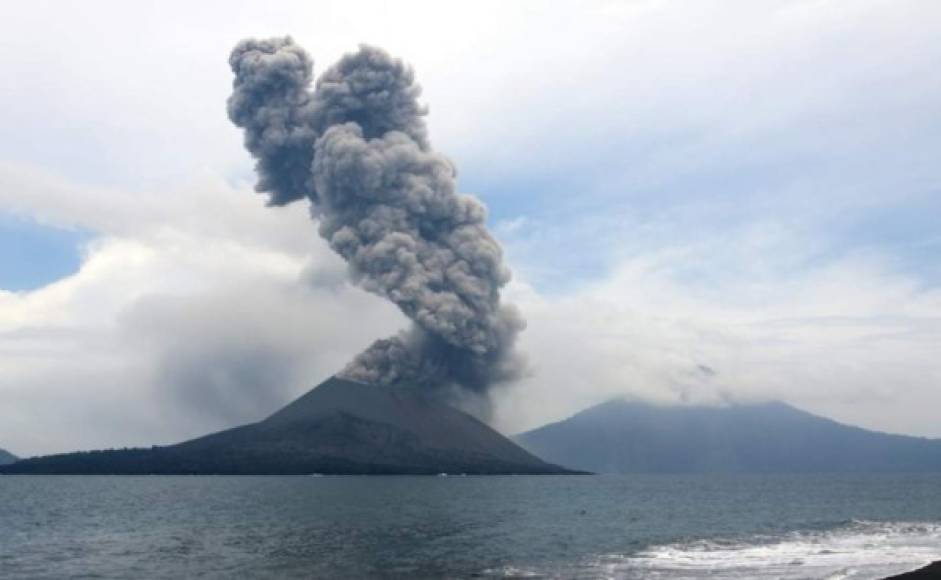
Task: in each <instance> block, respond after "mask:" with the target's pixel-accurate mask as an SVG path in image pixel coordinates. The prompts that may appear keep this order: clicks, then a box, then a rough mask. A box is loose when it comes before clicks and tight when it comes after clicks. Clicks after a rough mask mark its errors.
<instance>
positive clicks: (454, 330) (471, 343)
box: [228, 37, 525, 393]
mask: <svg viewBox="0 0 941 580" xmlns="http://www.w3.org/2000/svg"><path fill="white" fill-rule="evenodd" d="M229 64H230V65H231V67H232V71H233V72H234V73H235V81H234V83H233V93H232V95H231V97H229V101H228V111H229V117H230V119H231V120H232V122H233V123H235V124H236V125H237V126H239V127H241V128H242V129H244V131H245V147H246V148H247V149H248V151H249V152H250V153H251V154H252V155H253V156H254V157H255V159H256V171H257V173H258V183H257V185H256V190H258V191H259V192H264V193H267V194H268V195H269V199H270V203H271V204H272V205H285V204H288V203H291V202H294V201H297V200H299V199H302V198H305V197H306V198H307V199H308V200H310V202H311V215H312V217H313V218H314V219H316V220H318V221H319V223H320V227H319V233H320V235H321V236H322V237H323V238H324V239H326V240H327V242H328V243H329V244H330V246H331V248H333V250H334V251H336V252H337V253H338V254H340V255H341V256H342V257H343V258H344V259H345V260H346V261H347V263H348V264H349V268H350V273H351V276H352V279H353V280H354V281H355V282H356V283H357V284H359V285H360V286H361V287H363V288H365V289H366V290H368V291H370V292H373V293H375V294H378V295H380V296H384V297H386V298H388V299H390V300H391V301H392V302H394V303H395V304H396V305H397V306H398V307H399V309H400V310H401V311H402V312H403V313H404V314H405V315H406V316H408V317H409V318H410V319H411V320H412V323H413V324H412V326H411V327H410V328H409V329H408V330H406V331H403V332H402V333H400V334H399V335H398V336H394V337H392V338H387V339H382V340H378V341H376V342H375V343H374V344H373V345H372V346H370V347H369V348H368V349H367V350H366V351H365V352H363V353H362V354H360V355H358V356H357V357H356V358H355V359H354V360H353V361H352V362H351V363H350V364H349V366H348V367H347V368H346V369H344V371H343V372H342V375H343V376H346V377H348V378H352V379H356V380H360V381H364V382H371V383H380V384H394V383H408V384H414V385H418V386H423V387H429V388H453V387H461V388H464V389H467V390H470V391H474V392H478V393H483V392H485V391H486V390H487V389H488V387H490V386H491V385H493V384H495V383H499V382H505V381H509V380H513V379H515V378H517V377H518V376H520V374H521V373H522V370H523V363H522V361H521V359H520V357H519V355H518V354H517V353H516V352H515V351H514V342H515V338H516V336H517V334H518V333H519V332H520V331H521V330H522V329H523V327H524V326H525V324H524V322H523V321H522V319H521V318H520V316H519V314H518V313H517V311H516V310H515V309H514V308H513V307H512V306H509V305H506V304H501V303H500V288H501V287H502V286H504V285H505V284H506V283H507V282H508V281H509V279H510V272H509V270H508V269H507V268H506V267H505V266H504V265H503V257H502V251H501V249H500V246H499V244H498V243H497V242H496V240H494V239H493V237H492V236H491V235H490V233H489V232H488V231H487V228H486V226H485V219H486V210H485V209H484V207H483V206H482V205H481V204H480V202H479V201H477V200H476V199H475V198H473V197H470V196H467V195H462V194H459V193H457V191H456V188H455V175H456V173H455V169H454V166H453V165H452V164H451V163H450V162H449V161H448V160H447V159H446V158H444V157H443V156H441V155H439V154H437V153H435V152H434V151H433V150H432V149H431V146H430V143H429V140H428V135H427V129H426V126H425V122H424V118H423V117H424V115H425V114H426V112H427V111H426V109H425V108H424V107H422V106H421V105H420V104H419V103H418V97H419V95H420V93H421V88H420V87H419V86H418V85H417V84H416V83H415V80H414V75H413V73H412V70H411V69H410V68H409V67H408V66H406V65H404V64H403V63H402V62H401V61H399V60H397V59H393V58H391V57H390V56H389V55H388V54H387V53H386V52H384V51H383V50H381V49H378V48H373V47H368V46H362V47H360V49H359V51H357V52H355V53H352V54H347V55H346V56H344V57H343V58H342V59H340V61H339V62H338V63H336V64H335V65H334V66H332V67H331V68H330V69H328V70H327V71H326V72H325V73H323V74H322V75H321V76H320V77H319V78H318V79H317V81H316V84H315V85H314V87H313V90H311V85H312V84H313V80H314V76H313V62H312V60H311V58H310V57H309V56H308V55H307V53H306V52H305V51H304V50H303V49H302V48H301V47H300V46H298V45H296V44H295V43H294V42H293V40H292V39H291V38H290V37H285V38H275V39H268V40H255V39H250V40H244V41H242V42H241V43H239V44H238V46H236V47H235V49H234V50H233V51H232V54H231V56H230V58H229Z"/></svg>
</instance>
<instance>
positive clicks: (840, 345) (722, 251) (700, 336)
mask: <svg viewBox="0 0 941 580" xmlns="http://www.w3.org/2000/svg"><path fill="white" fill-rule="evenodd" d="M729 245H733V246H734V245H738V246H739V247H740V248H741V249H742V252H739V253H737V254H736V253H735V252H732V251H730V250H729V247H728V246H729ZM762 249H764V250H767V249H768V247H765V248H762V247H761V245H760V244H755V243H754V240H753V238H752V239H750V238H749V236H748V235H745V234H743V233H741V232H739V233H738V234H737V235H735V234H732V235H728V236H726V239H722V238H718V239H707V240H703V241H702V242H701V243H700V244H699V246H698V247H682V248H675V249H673V250H672V251H669V250H664V251H661V252H660V253H659V254H647V255H642V256H639V257H633V258H622V259H621V261H620V262H619V263H618V265H617V266H616V267H615V268H614V270H613V271H611V272H610V273H609V274H607V275H605V276H603V277H602V278H600V279H597V280H596V281H594V282H592V283H589V284H585V285H582V286H581V287H579V288H576V289H573V290H572V291H570V292H566V293H563V294H559V295H548V296H547V295H541V294H539V293H538V292H537V291H536V290H535V289H533V288H532V287H530V286H528V285H527V284H525V283H524V282H520V283H517V284H515V285H514V287H513V291H512V299H514V300H516V301H517V302H518V303H519V304H520V306H521V307H522V309H523V311H524V312H525V313H526V316H527V319H528V320H529V328H528V330H527V332H526V334H525V336H524V340H523V344H524V348H525V349H526V351H527V352H528V353H529V354H530V357H531V359H532V363H533V368H534V369H535V372H534V374H533V375H532V376H531V377H529V378H528V379H527V380H525V381H524V382H523V383H522V384H520V385H519V387H518V388H516V389H512V390H508V391H505V392H503V393H501V394H500V396H499V398H498V402H499V404H498V405H497V408H498V409H499V410H500V413H501V415H500V417H498V424H499V425H500V426H501V427H502V428H503V429H505V430H507V431H515V430H518V429H521V428H530V427H534V426H538V425H540V424H542V423H545V422H547V421H552V420H558V419H560V418H564V417H566V416H568V415H570V414H572V413H573V412H574V411H577V410H579V409H582V408H584V407H587V406H589V405H591V404H595V403H598V402H601V401H604V400H606V399H608V398H611V397H615V396H630V397H638V398H642V399H648V400H654V401H659V402H664V403H677V402H693V403H695V402H705V403H710V404H712V403H719V402H723V401H753V400H785V401H788V402H790V403H792V404H795V405H798V406H801V407H803V408H806V409H809V410H813V411H817V412H820V413H822V414H824V415H827V416H831V417H836V418H838V419H842V420H845V421H848V422H851V423H854V424H860V425H865V426H868V427H870V428H875V429H882V430H887V431H892V432H900V433H916V434H921V435H927V436H941V430H939V428H938V422H937V417H936V414H935V412H934V410H935V409H937V408H939V407H941V390H939V388H938V385H939V384H941V360H939V359H938V357H937V350H938V346H939V345H941V290H939V289H937V288H925V287H923V286H922V285H921V284H919V283H918V282H917V281H916V280H915V279H912V278H911V277H908V276H906V275H904V274H900V273H899V272H896V271H893V270H892V269H891V268H890V267H888V266H887V264H886V263H885V262H884V261H883V260H880V259H878V258H876V257H864V256H859V257H844V258H841V259H838V260H832V261H827V262H825V263H822V264H820V265H819V266H816V267H806V268H799V269H795V270H793V271H792V272H791V275H790V276H788V277H781V276H779V275H775V276H767V275H762V272H761V269H762V268H761V266H762V264H761V263H760V261H759V260H758V258H757V257H754V256H753V257H751V258H746V257H743V253H747V252H749V251H756V250H762ZM774 250H775V251H776V253H777V254H779V255H780V254H792V258H793V259H795V260H798V257H797V256H800V255H802V254H803V252H804V251H805V248H804V246H803V245H802V244H801V240H800V239H799V238H791V237H787V236H778V237H777V241H776V243H775V244H774ZM736 255H737V256H738V257H739V258H742V261H741V263H740V264H739V265H738V267H735V266H734V265H733V264H732V263H730V261H729V257H730V256H736ZM795 255H796V256H795ZM770 258H771V260H772V261H774V258H775V256H773V255H772V256H770ZM755 265H757V266H758V270H757V271H756V270H754V269H752V268H753V267H754V266H755ZM692 268H695V269H698V270H701V271H703V272H708V273H709V276H708V277H705V276H704V277H702V278H701V279H698V280H697V279H690V277H689V276H688V271H689V270H690V269H692ZM702 367H708V368H709V369H711V371H712V372H705V373H704V372H701V368H702ZM533 400H538V401H539V402H540V403H539V405H533V404H532V401H533Z"/></svg>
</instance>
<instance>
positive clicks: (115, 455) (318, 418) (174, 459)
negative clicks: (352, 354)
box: [0, 377, 573, 475]
mask: <svg viewBox="0 0 941 580" xmlns="http://www.w3.org/2000/svg"><path fill="white" fill-rule="evenodd" d="M0 473H36V474H110V475H119V474H124V475H131V474H137V475H143V474H160V475H174V474H195V475H212V474H216V475H301V474H315V473H316V474H349V475H367V474H375V475H382V474H386V475H392V474H403V475H404V474H416V475H417V474H439V473H449V474H476V475H485V474H486V475H500V474H565V473H573V472H571V471H569V470H567V469H564V468H562V467H558V466H556V465H552V464H549V463H546V462H544V461H542V460H541V459H539V458H537V457H536V456H534V455H532V454H530V453H529V452H527V451H525V450H523V449H522V448H521V447H519V446H518V445H517V444H515V443H513V442H512V441H510V440H509V439H507V438H506V437H504V436H503V435H501V434H499V433H497V432H496V431H494V430H493V429H491V428H490V427H488V426H487V425H485V424H484V423H482V422H480V421H478V420H477V419H475V418H473V417H471V416H470V415H467V414H466V413H463V412H461V411H458V410H457V409H454V408H452V407H450V406H448V405H445V404H443V403H441V402H439V401H437V400H435V399H433V398H431V397H430V396H428V395H427V394H426V393H425V392H424V391H422V390H419V389H416V388H408V387H405V386H400V387H388V386H375V385H368V384H364V383H359V382H355V381H350V380H345V379H341V378H337V377H334V378H331V379H329V380H327V381H326V382H324V383H322V384H321V385H319V386H317V387H315V388H314V389H313V390H311V391H310V392H308V393H307V394H305V395H303V396H302V397H300V398H299V399H297V400H295V401H294V402H293V403H291V404H289V405H288V406H286V407H284V408H283V409H281V410H280V411H278V412H276V413H275V414H273V415H271V416H270V417H268V418H267V419H265V420H263V421H260V422H258V423H253V424H250V425H244V426H241V427H236V428H234V429H229V430H226V431H221V432H219V433H214V434H211V435H206V436H204V437H200V438H198V439H193V440H190V441H185V442H183V443H179V444H176V445H170V446H166V447H152V448H149V449H121V450H106V451H90V452H78V453H68V454H63V455H50V456H46V457H36V458H31V459H24V460H21V461H19V462H17V463H15V464H12V465H7V466H4V467H2V468H0Z"/></svg>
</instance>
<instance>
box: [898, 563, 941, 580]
mask: <svg viewBox="0 0 941 580" xmlns="http://www.w3.org/2000/svg"><path fill="white" fill-rule="evenodd" d="M939 579H941V560H939V561H937V562H934V563H932V564H929V565H927V566H925V567H924V568H919V569H918V570H913V571H911V572H906V573H904V574H899V575H898V576H890V577H889V578H886V579H885V580H939Z"/></svg>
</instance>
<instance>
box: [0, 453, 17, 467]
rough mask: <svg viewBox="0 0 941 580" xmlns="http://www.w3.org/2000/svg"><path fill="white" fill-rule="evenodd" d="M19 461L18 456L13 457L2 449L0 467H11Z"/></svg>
mask: <svg viewBox="0 0 941 580" xmlns="http://www.w3.org/2000/svg"><path fill="white" fill-rule="evenodd" d="M17 459H18V458H17V457H16V455H13V454H12V453H10V452H9V451H5V450H3V449H0V465H9V464H10V463H13V462H14V461H16V460H17Z"/></svg>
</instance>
